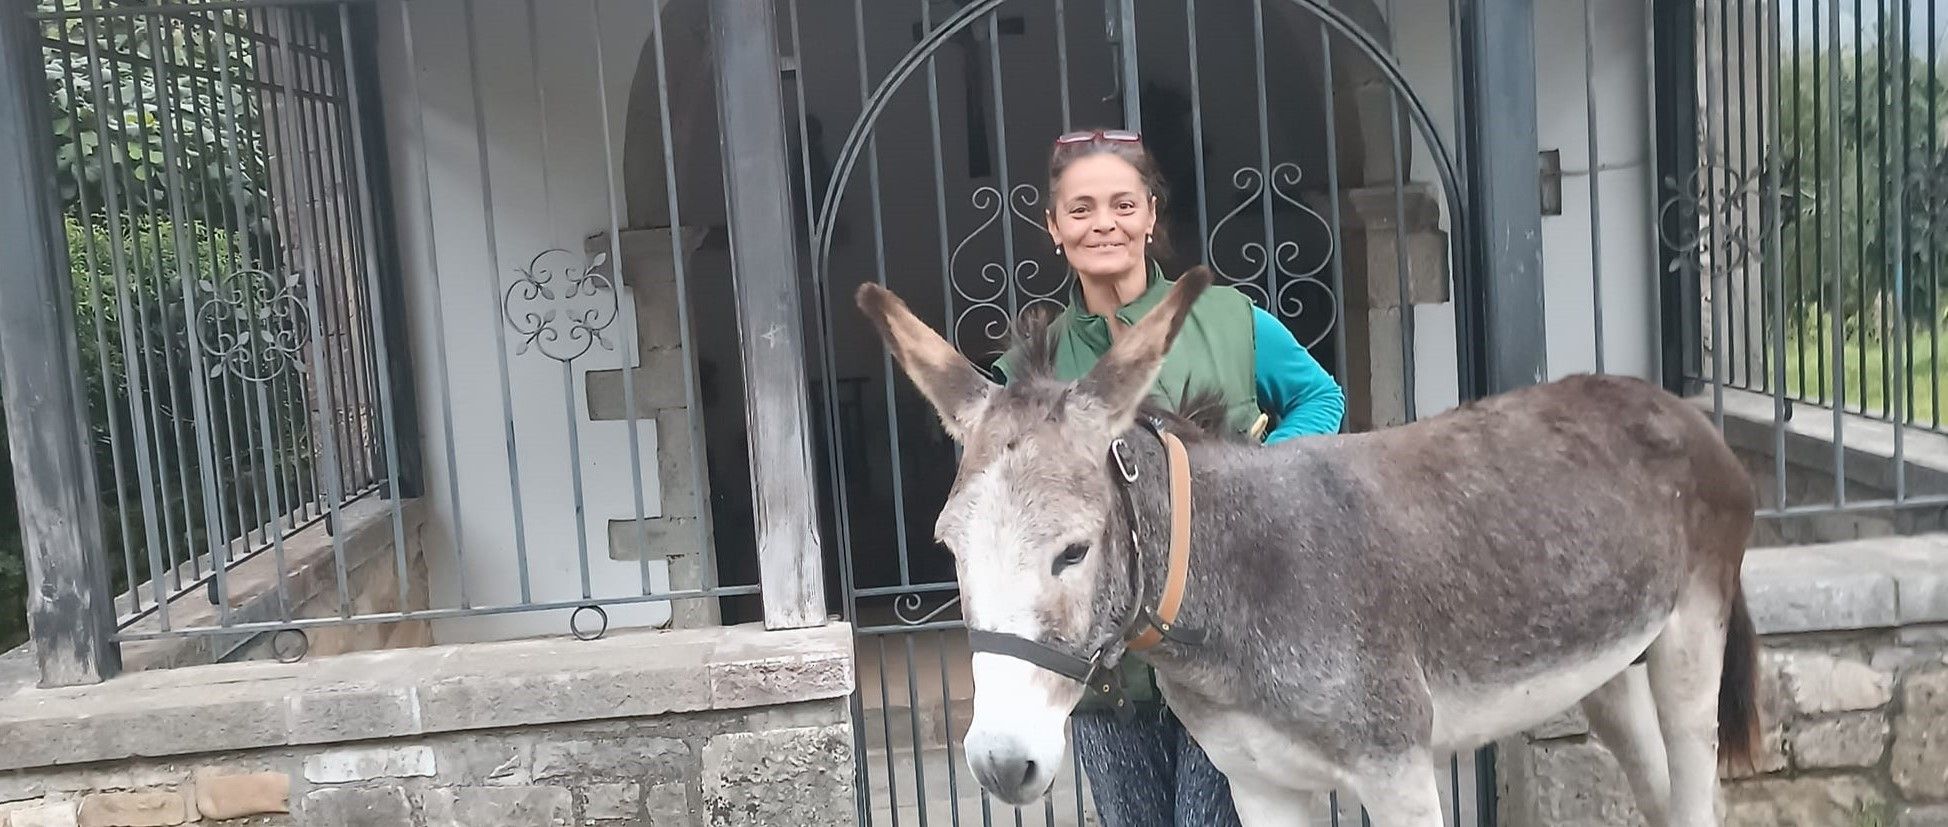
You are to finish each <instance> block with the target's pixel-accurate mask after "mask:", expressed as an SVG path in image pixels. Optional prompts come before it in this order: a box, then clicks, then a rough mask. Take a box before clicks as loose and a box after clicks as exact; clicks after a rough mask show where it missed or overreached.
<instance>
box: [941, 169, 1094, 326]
mask: <svg viewBox="0 0 1948 827" xmlns="http://www.w3.org/2000/svg"><path fill="white" fill-rule="evenodd" d="M969 201H970V203H972V204H973V205H974V208H975V209H977V210H980V211H981V212H982V213H984V214H985V216H986V218H985V220H983V221H982V222H981V224H980V226H978V227H975V228H974V230H973V231H972V232H969V233H968V234H967V236H966V237H964V238H962V239H961V240H960V242H959V243H957V244H955V245H954V249H953V252H952V253H950V254H949V255H948V257H947V272H948V273H949V278H948V281H950V282H951V283H952V284H953V288H954V294H955V296H956V297H958V298H959V299H960V300H961V302H962V307H961V310H960V312H958V313H956V314H954V330H956V331H958V330H960V329H961V326H962V325H963V324H965V323H967V321H968V320H969V319H970V318H972V317H974V316H976V315H981V316H986V317H988V319H987V321H986V322H985V324H983V325H982V327H981V334H982V335H983V336H985V337H986V338H987V340H989V341H993V340H995V339H999V338H1001V336H1002V335H1003V334H1005V333H1006V331H1007V328H1008V324H1009V322H1010V319H1009V305H1010V304H1011V303H1012V304H1013V305H1014V308H1015V310H1016V311H1017V312H1021V311H1027V310H1029V309H1031V308H1034V307H1035V306H1037V305H1041V304H1047V305H1051V306H1053V307H1054V308H1056V309H1058V310H1059V309H1060V308H1061V307H1062V298H1061V296H1062V292H1063V290H1064V289H1066V288H1067V287H1068V284H1069V276H1068V275H1067V273H1066V272H1065V273H1063V274H1062V275H1061V276H1060V277H1057V278H1054V279H1043V278H1041V276H1042V262H1041V261H1040V260H1039V259H1037V258H1035V257H1033V256H1024V255H1020V254H1019V253H1017V255H1016V256H1015V257H1014V260H1013V261H986V262H982V263H981V265H980V267H979V268H976V270H975V274H976V276H977V278H975V279H970V280H969V281H972V282H974V283H973V284H971V285H970V284H969V283H968V282H964V281H963V280H962V279H961V278H959V274H960V273H961V256H962V254H963V253H965V252H967V247H968V245H969V244H971V243H973V242H974V240H975V239H976V238H978V237H980V236H981V235H982V234H983V233H985V232H987V231H988V230H990V229H992V228H995V227H997V226H998V225H999V224H1000V222H1002V221H1004V220H1006V219H1007V218H1008V217H1009V216H1013V217H1014V218H1015V219H1016V220H1018V221H1020V222H1021V223H1023V224H1025V225H1027V226H1029V227H1032V228H1034V233H1033V234H1032V235H1031V236H1030V237H1031V238H1034V239H1036V240H1037V242H1038V243H1039V242H1040V241H1041V240H1042V239H1044V238H1045V235H1044V234H1045V233H1046V232H1047V229H1046V228H1044V227H1043V225H1042V222H1041V220H1040V219H1038V218H1036V217H1035V216H1034V214H1033V213H1032V212H1030V210H1032V209H1034V208H1035V207H1037V206H1039V205H1040V204H1041V202H1042V193H1041V190H1039V189H1037V188H1036V187H1035V186H1034V185H1033V184H1017V185H1015V187H1014V188H1013V189H1011V190H1009V191H1008V197H1007V198H1005V199H1004V198H1002V197H1001V190H1000V189H999V188H996V187H989V186H984V187H981V188H979V189H976V190H974V194H973V195H972V196H971V197H970V198H969ZM1003 230H1004V232H1005V228H1003ZM1041 281H1050V282H1052V283H1050V284H1047V285H1042V284H1040V282H1041ZM1011 300H1012V301H1011Z"/></svg>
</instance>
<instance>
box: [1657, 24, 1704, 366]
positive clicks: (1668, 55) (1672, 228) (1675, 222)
mask: <svg viewBox="0 0 1948 827" xmlns="http://www.w3.org/2000/svg"><path fill="white" fill-rule="evenodd" d="M1652 3H1653V5H1652V9H1651V14H1650V19H1651V23H1652V26H1651V73H1650V74H1651V89H1650V90H1649V94H1650V99H1651V100H1652V101H1654V102H1655V105H1654V112H1655V116H1654V120H1655V123H1654V125H1653V131H1652V137H1653V139H1654V140H1652V142H1651V146H1652V148H1653V150H1654V151H1655V154H1656V162H1657V163H1656V174H1655V175H1653V176H1652V178H1653V179H1654V181H1653V183H1652V191H1653V192H1654V193H1656V196H1655V197H1654V198H1653V200H1652V202H1651V203H1653V204H1655V205H1657V207H1658V210H1657V213H1656V215H1655V217H1656V220H1657V226H1656V227H1655V231H1654V232H1653V233H1652V236H1653V237H1654V238H1655V239H1658V240H1659V241H1657V242H1654V243H1655V250H1654V252H1655V253H1656V257H1655V259H1654V260H1655V261H1657V262H1658V264H1659V267H1658V268H1657V270H1658V272H1659V273H1660V274H1662V275H1661V277H1660V278H1659V279H1658V291H1657V299H1658V300H1657V305H1656V306H1657V308H1658V328H1659V330H1660V332H1661V335H1662V338H1663V341H1662V346H1661V348H1660V350H1659V356H1660V358H1659V360H1658V374H1659V376H1661V377H1662V381H1663V385H1664V388H1665V389H1666V390H1669V391H1671V392H1673V393H1677V394H1679V395H1688V394H1689V392H1690V388H1689V385H1690V384H1691V379H1690V376H1689V370H1688V368H1689V364H1690V360H1691V357H1692V354H1693V353H1694V352H1695V350H1696V348H1697V346H1698V341H1697V339H1698V331H1699V330H1700V329H1701V328H1699V327H1698V326H1697V325H1694V324H1693V316H1692V309H1693V307H1694V304H1695V303H1694V302H1693V301H1692V300H1691V298H1690V296H1689V295H1688V291H1687V290H1686V286H1687V285H1686V283H1685V281H1686V280H1685V277H1684V273H1683V272H1682V268H1683V267H1685V266H1688V259H1689V258H1690V257H1691V255H1692V252H1691V251H1688V250H1686V249H1683V248H1684V247H1685V246H1686V245H1684V244H1683V243H1682V241H1683V240H1684V239H1686V238H1691V237H1693V236H1694V235H1695V233H1696V225H1695V224H1693V225H1692V226H1690V227H1688V228H1687V227H1686V225H1685V221H1684V216H1683V210H1678V209H1665V208H1664V207H1666V206H1667V205H1668V204H1669V203H1670V200H1671V199H1678V198H1682V197H1683V195H1684V192H1683V188H1684V187H1686V186H1688V185H1689V184H1688V182H1689V181H1690V180H1691V177H1692V176H1693V175H1694V174H1696V173H1697V171H1698V113H1697V104H1696V99H1697V54H1696V41H1697V37H1698V35H1697V16H1698V3H1697V0H1652ZM1655 181H1671V182H1674V184H1672V186H1674V187H1676V188H1678V189H1677V191H1674V192H1671V193H1669V194H1668V195H1665V194H1664V193H1663V192H1662V191H1661V190H1659V189H1658V188H1657V185H1656V183H1655Z"/></svg>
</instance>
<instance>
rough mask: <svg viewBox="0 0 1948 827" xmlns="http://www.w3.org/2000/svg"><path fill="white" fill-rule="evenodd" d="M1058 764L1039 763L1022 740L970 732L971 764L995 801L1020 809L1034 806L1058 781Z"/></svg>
mask: <svg viewBox="0 0 1948 827" xmlns="http://www.w3.org/2000/svg"><path fill="white" fill-rule="evenodd" d="M1055 763H1056V762H1052V761H1051V762H1042V761H1038V760H1036V759H1035V758H1034V757H1033V756H1032V755H1031V754H1030V751H1029V750H1028V748H1027V745H1025V744H1023V743H1021V742H1020V741H1018V740H1016V739H1013V738H1008V737H1005V736H988V737H977V736H976V735H974V734H973V733H969V735H968V739H967V764H968V766H969V767H970V768H971V769H973V770H974V778H975V779H976V780H978V781H980V782H981V787H982V788H984V789H986V790H987V791H988V792H989V793H990V794H992V795H993V796H994V797H995V798H999V799H1001V800H1002V801H1005V802H1007V803H1009V804H1013V805H1016V806H1021V805H1026V804H1033V803H1035V801H1036V800H1037V799H1040V798H1041V797H1042V796H1043V795H1044V794H1046V793H1047V792H1048V788H1049V785H1050V784H1052V783H1054V781H1055Z"/></svg>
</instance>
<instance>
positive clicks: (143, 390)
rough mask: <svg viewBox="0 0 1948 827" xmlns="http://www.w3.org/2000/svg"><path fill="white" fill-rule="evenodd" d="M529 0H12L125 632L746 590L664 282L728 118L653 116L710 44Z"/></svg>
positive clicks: (745, 564)
mask: <svg viewBox="0 0 1948 827" xmlns="http://www.w3.org/2000/svg"><path fill="white" fill-rule="evenodd" d="M545 5H546V11H547V13H548V16H547V18H546V19H545V20H544V18H543V17H542V13H543V6H544V4H541V3H537V2H534V1H533V0H529V2H526V3H513V4H503V3H495V4H488V5H486V6H484V7H481V8H476V6H475V4H474V3H472V2H471V0H454V1H453V2H413V3H401V4H390V5H383V6H382V5H378V4H368V3H364V2H359V1H358V0H352V2H308V1H307V0H296V1H295V2H289V3H274V2H169V3H132V2H117V1H116V0H43V1H42V2H41V3H40V5H38V6H37V7H35V9H34V10H33V11H32V12H31V13H30V16H31V18H32V19H33V20H34V21H35V25H36V26H38V28H39V32H40V35H41V38H40V41H39V46H40V49H41V61H42V66H43V68H44V70H45V71H44V81H45V93H46V96H47V97H46V106H45V111H46V112H47V113H48V121H47V122H46V123H45V124H42V125H41V127H42V128H43V129H45V130H46V132H47V133H48V134H50V135H51V136H52V137H53V144H54V146H53V152H52V159H51V160H52V167H51V168H50V169H47V170H46V173H47V174H48V175H49V176H51V179H52V181H53V182H54V187H55V188H56V191H57V196H58V198H59V200H60V204H61V212H62V215H63V220H64V221H65V223H66V230H67V232H66V236H67V241H68V245H67V246H68V253H69V258H70V259H71V264H72V270H73V273H72V279H73V288H74V293H75V295H76V301H75V303H74V320H73V323H74V329H75V333H76V345H77V346H78V349H79V352H80V354H81V363H82V367H83V370H84V371H85V373H86V379H87V383H88V390H89V399H88V402H89V415H90V418H91V422H92V428H93V431H94V439H93V446H92V447H93V449H94V454H95V457H94V460H95V462H96V464H97V465H98V466H99V469H100V473H99V478H100V480H101V489H102V490H101V502H102V503H103V506H104V508H103V512H104V524H105V525H104V531H105V536H106V538H107V541H106V543H105V552H106V553H108V554H110V555H111V556H112V557H114V558H115V559H114V560H113V567H114V576H113V581H114V583H113V586H112V588H113V589H114V590H115V591H116V592H117V594H118V597H116V599H115V613H116V616H117V619H116V625H117V626H118V627H119V629H120V631H119V633H118V635H117V637H118V638H119V640H121V641H122V642H124V643H128V644H136V643H139V642H155V641H167V640H176V639H182V638H184V637H185V636H192V637H209V638H212V639H217V640H220V641H223V642H222V643H221V644H219V645H217V646H216V648H215V649H214V650H213V651H212V652H210V653H209V656H212V657H223V656H225V655H226V653H229V652H231V651H233V650H235V649H237V648H239V647H241V646H243V645H246V644H247V643H248V642H249V641H251V640H252V638H253V636H258V635H263V634H266V633H278V634H281V635H283V636H282V637H279V638H276V639H275V641H274V642H275V643H277V644H280V645H278V646H274V647H273V648H274V649H276V652H275V654H278V655H279V656H299V655H301V654H302V653H303V644H302V643H301V642H300V641H298V640H296V639H294V638H292V637H291V636H290V635H291V633H293V632H297V633H300V634H301V633H303V631H304V630H306V629H311V628H315V627H319V626H325V625H339V624H375V623H411V622H431V621H450V620H458V619H462V618H469V619H473V620H475V621H483V622H484V621H490V620H492V619H494V618H502V617H505V616H511V615H522V614H525V613H529V612H534V611H540V610H570V611H572V612H573V614H572V616H571V617H570V626H571V628H572V629H573V630H574V631H575V632H576V633H577V634H583V635H595V634H601V633H602V630H604V629H606V628H607V627H608V623H609V610H610V609H614V608H615V607H619V606H626V607H631V609H630V610H631V611H634V612H636V613H637V614H635V615H632V619H631V620H629V621H627V622H630V623H642V622H652V623H671V622H676V623H685V624H695V623H702V622H713V621H715V620H717V619H718V618H719V617H720V615H719V612H720V610H721V608H722V604H720V601H732V603H731V609H730V611H731V612H732V614H733V616H738V615H737V613H738V612H742V614H743V615H749V614H751V612H752V609H751V606H750V605H749V603H750V601H749V600H748V597H749V596H751V595H755V594H756V593H757V591H758V589H757V587H756V586H755V585H750V584H752V583H754V582H755V580H756V576H755V566H754V564H752V563H751V561H750V560H749V559H748V558H737V559H734V560H732V561H730V562H729V563H728V564H727V565H726V567H725V568H724V569H720V566H719V562H720V561H719V559H718V557H717V555H716V554H715V553H714V546H715V543H713V542H712V532H713V528H714V523H715V522H716V521H714V520H713V519H712V517H713V510H714V511H716V512H726V511H728V513H730V514H731V515H732V519H731V523H732V525H731V527H730V529H729V531H730V532H731V534H732V536H733V537H735V536H738V535H737V534H736V525H735V524H736V523H737V521H738V520H740V519H741V520H742V521H743V522H744V523H745V524H746V525H748V523H749V520H750V517H749V515H748V513H745V514H743V515H741V516H739V515H738V504H739V501H738V500H737V499H735V498H730V500H729V504H728V505H726V504H725V503H724V502H723V500H725V499H726V498H723V497H719V498H717V500H718V501H717V502H713V501H712V498H711V497H710V494H709V492H710V487H709V484H708V479H707V478H708V473H707V470H706V465H705V462H704V455H705V451H706V446H705V444H704V439H703V438H702V426H701V419H702V417H703V416H704V401H705V400H704V398H703V395H702V392H701V390H702V389H701V381H702V380H701V379H700V376H699V369H698V361H697V360H696V358H694V354H696V353H697V351H698V348H697V347H695V346H694V343H693V340H692V330H693V325H692V322H691V319H690V318H689V310H688V309H689V307H690V306H691V301H690V298H691V297H690V296H688V295H687V291H688V287H689V285H690V284H691V281H692V279H691V276H690V273H689V272H687V268H690V267H693V266H695V265H694V264H693V262H695V261H696V260H698V259H699V258H702V259H708V257H709V254H708V250H709V249H710V247H709V239H710V238H712V237H713V233H721V229H717V228H721V224H722V220H723V218H722V216H723V213H724V209H723V206H722V205H723V194H722V191H721V188H720V187H717V186H709V187H701V186H692V184H693V182H694V180H695V179H694V178H692V177H691V176H692V175H694V174H695V170H696V169H697V168H699V164H701V165H702V166H703V167H704V168H711V169H714V168H716V163H717V159H716V147H715V146H714V145H711V146H705V147H702V148H700V149H697V150H696V151H692V147H693V144H694V142H686V141H684V140H682V135H681V133H680V129H681V127H682V126H683V125H684V124H683V123H682V122H681V121H677V122H674V123H673V121H672V117H671V111H672V108H673V107H674V106H676V105H679V104H685V103H691V102H692V101H684V100H678V101H676V102H675V103H673V102H672V97H673V95H672V90H675V91H676V93H677V97H679V98H680V95H681V92H682V89H681V88H679V85H680V84H679V83H675V82H672V81H671V78H672V77H677V78H679V80H680V81H681V82H682V83H691V84H693V85H694V81H696V80H697V78H698V75H697V73H698V72H701V73H703V75H702V76H703V77H706V78H707V76H708V73H709V71H710V70H709V66H708V64H707V63H701V64H693V65H679V64H676V63H672V62H670V61H669V60H668V59H667V58H666V55H665V51H664V48H663V47H664V41H665V36H664V28H665V27H664V26H662V25H659V24H658V23H659V21H658V18H657V15H656V13H655V12H654V11H653V10H652V11H647V12H646V11H645V10H644V9H643V8H641V7H640V4H633V3H624V2H608V0H589V2H580V3H575V4H572V7H571V6H567V5H564V4H559V3H553V4H545ZM605 16H606V17H607V21H606V22H605ZM429 20H430V21H432V22H431V23H430V24H429V22H428V21H429ZM618 21H619V22H618ZM611 24H615V25H614V26H613V28H615V29H618V30H620V31H627V32H630V33H632V34H635V33H639V34H640V35H641V36H642V38H643V39H642V40H636V41H633V42H631V41H630V40H629V35H618V34H617V33H616V32H615V31H609V29H610V28H612V25H611ZM429 25H431V26H433V31H435V32H437V35H435V36H433V37H430V38H429V37H428V35H427V31H428V29H427V27H428V26H429ZM456 35H457V36H456ZM550 38H552V39H553V40H554V41H560V42H564V43H565V42H572V43H574V45H576V46H577V48H575V49H572V50H569V49H560V48H553V47H554V46H556V45H561V43H551V42H549V39H550ZM483 40H491V41H492V44H491V45H483V43H482V41H483ZM489 48H492V49H494V50H495V51H494V52H493V54H492V55H491V56H490V55H488V54H487V53H486V50H487V49H489ZM605 49H613V50H614V52H612V53H607V52H605ZM387 50H390V51H387ZM638 58H640V61H639V60H638ZM516 63H518V65H519V67H520V68H519V70H518V74H515V75H508V74H507V71H508V70H507V69H506V67H508V66H510V65H514V64H516ZM429 84H430V85H434V86H438V87H440V88H439V89H438V90H436V91H428V90H424V89H423V88H422V87H423V86H424V85H429ZM458 101H468V102H470V104H471V105H461V104H459V103H457V102H458ZM612 110H613V111H612ZM659 110H660V111H659ZM429 112H430V113H433V115H432V116H431V117H429ZM564 113H567V114H568V116H569V117H568V118H567V119H564V118H563V117H562V115H563V114H564ZM456 137H457V138H458V140H455V141H453V142H452V143H450V144H448V143H441V142H442V141H445V140H447V139H449V138H456ZM625 142H627V143H628V144H629V153H630V154H629V157H628V158H626V159H625V157H624V154H623V153H624V144H625ZM510 143H512V144H517V145H519V146H520V147H522V148H523V149H527V150H528V151H529V152H531V155H530V156H528V157H508V156H507V155H506V154H505V151H504V147H506V146H507V145H509V144H510ZM705 150H707V152H706V151H705ZM706 155H707V156H708V157H707V159H706V160H703V161H696V160H693V159H695V158H704V157H705V156H706ZM456 158H460V159H464V161H461V162H459V163H458V164H457V165H456V164H453V163H449V161H452V160H453V159H456ZM652 166H653V167H660V168H661V169H662V170H663V171H665V172H667V173H668V174H666V175H662V176H651V178H652V179H654V180H649V181H648V182H647V183H635V182H632V179H631V178H630V176H629V175H625V167H629V168H630V169H629V170H627V171H628V172H632V173H633V172H636V171H637V167H643V168H648V167H652ZM679 170H681V171H682V174H679V173H678V171H679ZM561 177H567V178H569V179H570V183H567V184H564V183H563V182H562V181H561V180H560V178H561ZM636 177H637V178H641V177H642V176H640V175H639V176H636ZM632 185H633V186H634V190H633V191H629V192H625V188H628V187H630V186H632ZM651 203H656V204H662V205H665V207H666V209H665V210H664V211H663V213H662V214H661V215H659V216H656V217H648V216H647V215H646V214H643V213H644V212H645V211H646V210H647V208H646V207H645V206H644V205H647V204H651ZM713 203H714V205H715V206H714V209H712V205H713ZM698 205H701V208H700V209H699V208H698ZM686 207H688V208H691V209H697V211H698V212H701V213H703V214H704V217H703V220H702V221H690V222H688V223H686V220H685V219H686V215H685V213H684V208H686ZM625 210H632V211H637V213H638V214H636V215H629V214H625ZM632 218H633V219H635V220H633V221H632ZM711 275H715V274H714V273H712V274H711ZM461 297H466V298H461ZM489 299H491V303H490V302H489V301H488V300H489ZM665 312H667V313H668V314H669V317H667V318H666V317H664V316H663V315H661V314H663V313H665ZM645 313H648V314H652V315H650V316H645V315H644V314H645ZM415 354H419V356H420V359H419V360H415V358H414V355H415ZM550 394H552V395H553V401H552V403H551V404H549V403H543V404H536V403H535V402H534V400H541V399H547V398H548V396H549V395H550ZM716 396H718V397H719V398H721V396H722V394H718V395H716ZM422 401H423V402H424V403H426V406H425V408H424V411H423V412H422V407H421V406H422ZM422 434H424V435H426V439H425V440H424V443H425V446H427V447H428V450H427V451H426V454H425V456H422V454H421V452H422V439H421V435H422ZM741 447H742V446H741V445H738V446H733V447H732V450H730V451H729V453H728V454H727V455H726V456H724V457H722V458H720V459H719V460H718V463H719V465H720V466H728V465H731V464H741V463H742V456H741V454H739V453H737V450H738V449H741ZM617 457H627V463H626V464H625V463H624V462H622V461H620V460H618V459H616V458H617ZM537 466H539V467H538V468H537ZM560 515H568V516H567V517H566V518H564V517H562V516H560ZM747 531H748V529H747ZM724 570H728V571H730V572H731V579H732V580H733V581H734V584H733V585H724V584H723V582H722V580H723V576H722V574H723V571H724ZM736 601H744V602H743V603H737V602H736ZM678 604H681V605H682V606H683V607H685V608H682V609H678V608H675V607H676V606H677V605H678ZM661 611H668V612H669V613H670V614H671V615H672V616H669V617H664V618H662V619H660V620H659V619H656V617H657V615H658V613H659V612H661ZM645 612H647V614H645ZM591 614H592V615H593V616H591ZM479 628H480V629H482V630H484V631H474V632H462V634H464V635H493V634H510V633H515V632H513V631H511V630H512V629H513V627H510V626H505V625H503V626H500V627H492V626H481V627H479Z"/></svg>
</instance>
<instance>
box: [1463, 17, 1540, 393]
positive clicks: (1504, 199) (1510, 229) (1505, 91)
mask: <svg viewBox="0 0 1948 827" xmlns="http://www.w3.org/2000/svg"><path fill="white" fill-rule="evenodd" d="M1461 8H1462V16H1461V26H1462V27H1463V30H1462V37H1461V44H1462V50H1463V54H1462V72H1463V80H1462V87H1461V88H1462V93H1463V94H1464V95H1465V96H1466V98H1465V99H1466V101H1467V103H1468V110H1469V115H1468V117H1467V119H1466V120H1467V142H1466V146H1467V147H1468V149H1469V155H1468V157H1467V158H1466V159H1465V161H1466V164H1467V178H1468V202H1469V213H1470V217H1471V218H1472V220H1473V222H1474V238H1473V241H1474V243H1473V244H1471V245H1470V247H1471V248H1472V249H1473V251H1474V261H1473V262H1471V264H1473V265H1474V267H1475V268H1476V269H1475V272H1476V273H1478V274H1479V275H1480V278H1479V282H1480V289H1481V290H1482V296H1481V298H1482V301H1481V303H1480V307H1479V308H1478V309H1477V310H1476V312H1478V313H1479V314H1480V322H1481V326H1480V327H1478V328H1476V330H1478V331H1480V333H1481V334H1482V336H1483V337H1484V338H1485V344H1486V348H1485V352H1486V356H1487V358H1486V359H1484V360H1483V364H1482V365H1481V367H1482V368H1483V369H1484V370H1483V376H1482V377H1481V378H1482V379H1483V380H1485V381H1486V384H1487V387H1486V388H1485V390H1487V391H1488V392H1491V393H1494V392H1500V391H1506V390H1512V389H1514V388H1518V387H1521V386H1524V385H1532V384H1535V383H1537V382H1540V381H1542V380H1543V379H1544V378H1545V377H1546V376H1547V373H1548V370H1547V365H1548V360H1547V354H1546V353H1545V351H1546V349H1547V345H1548V341H1547V339H1546V338H1545V337H1544V331H1545V328H1546V325H1545V321H1544V319H1543V307H1542V196H1541V193H1542V181H1541V168H1540V164H1541V161H1540V159H1539V155H1538V151H1539V146H1540V144H1539V143H1538V141H1537V139H1536V82H1535V71H1536V68H1535V67H1536V64H1535V0H1472V2H1467V0H1464V2H1462V4H1461Z"/></svg>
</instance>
